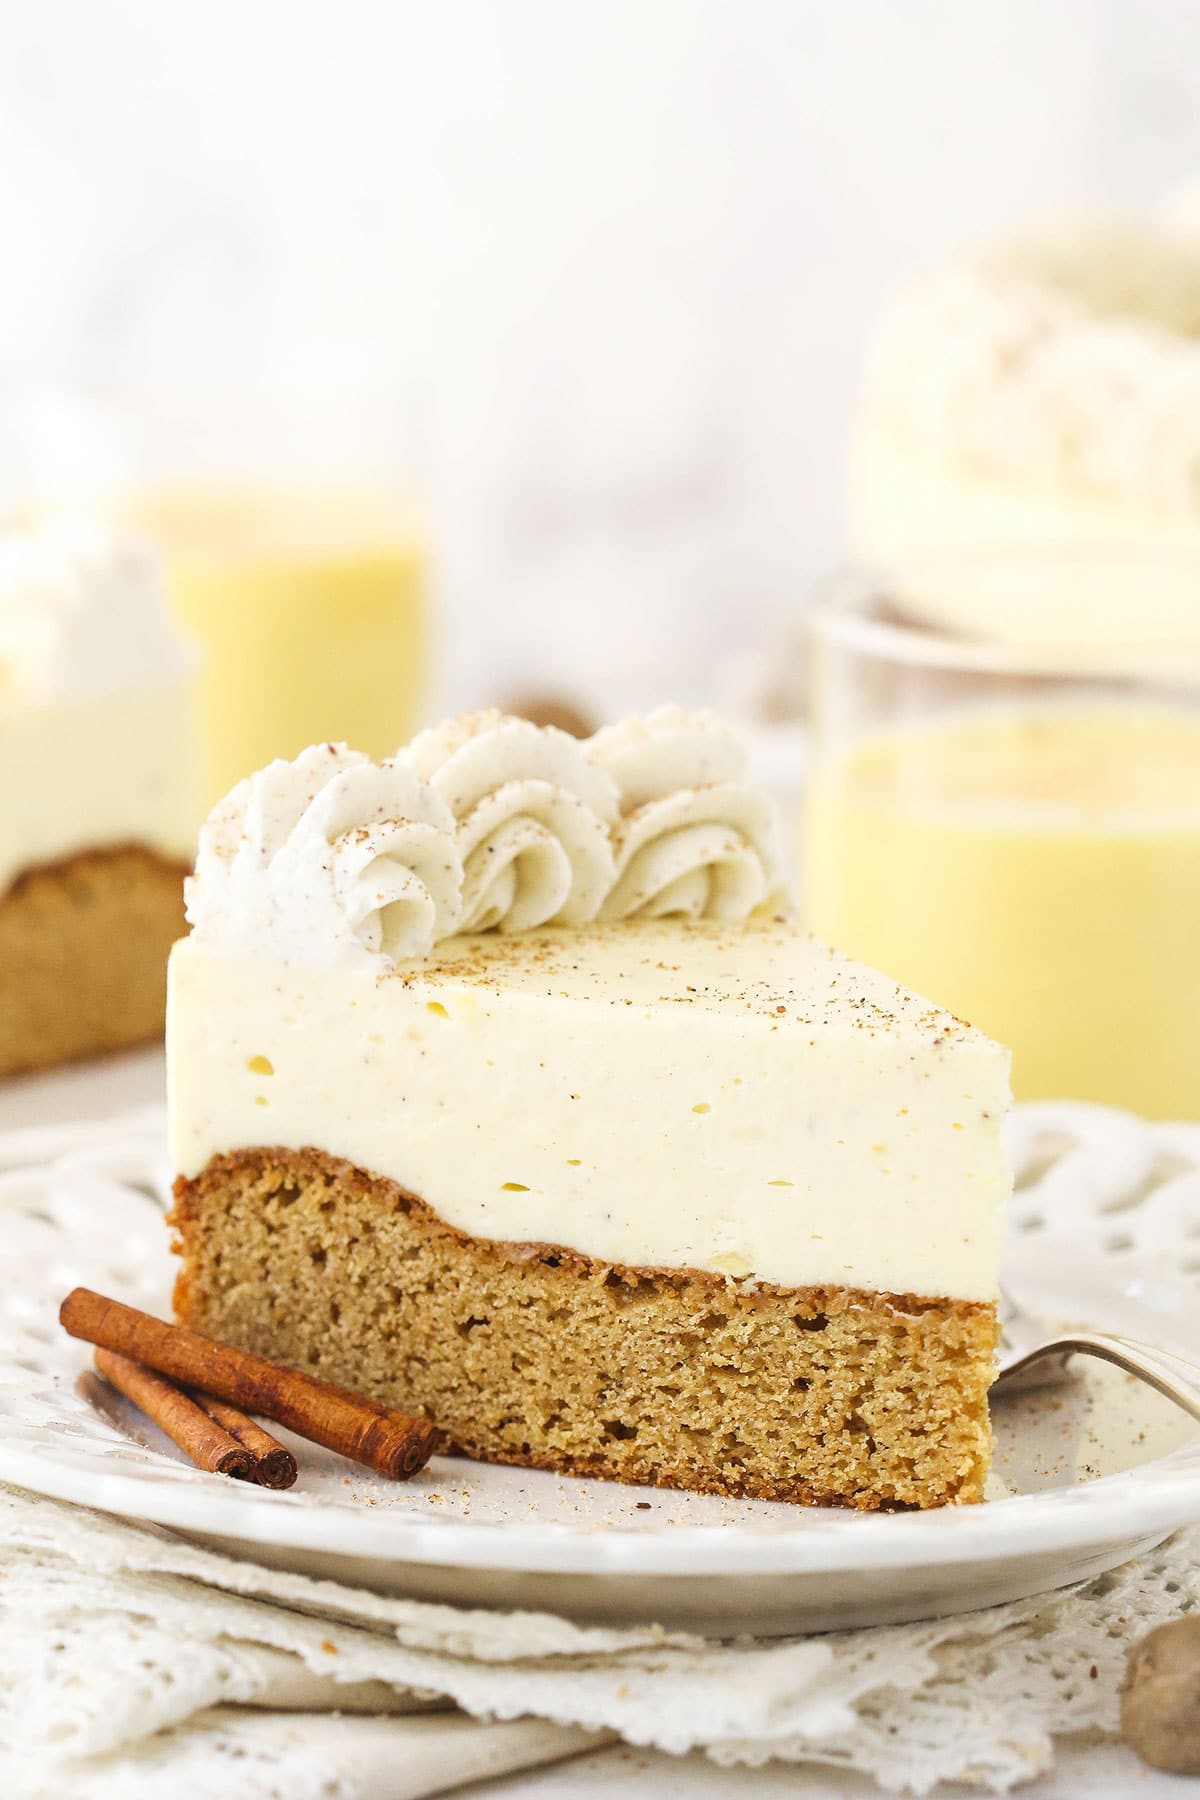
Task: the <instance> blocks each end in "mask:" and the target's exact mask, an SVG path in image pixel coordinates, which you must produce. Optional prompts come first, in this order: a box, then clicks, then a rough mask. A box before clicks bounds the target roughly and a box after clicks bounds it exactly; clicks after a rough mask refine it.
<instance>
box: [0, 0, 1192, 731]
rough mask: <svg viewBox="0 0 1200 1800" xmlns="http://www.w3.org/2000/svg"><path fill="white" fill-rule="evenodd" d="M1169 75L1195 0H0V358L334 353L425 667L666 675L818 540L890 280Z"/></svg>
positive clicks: (286, 357) (71, 369)
mask: <svg viewBox="0 0 1200 1800" xmlns="http://www.w3.org/2000/svg"><path fill="white" fill-rule="evenodd" d="M1198 107H1200V7H1197V6H1195V5H1194V4H1192V3H1191V0H604V3H603V4H597V3H596V0H419V3H409V0H309V3H307V4H305V3H304V0H291V4H288V3H287V0H278V3H276V0H205V4H203V5H196V4H194V3H193V0H77V3H74V4H73V3H71V0H0V171H2V173H0V245H2V246H3V270H4V276H3V283H2V284H0V286H2V293H0V322H2V333H3V342H2V348H0V356H2V365H3V366H2V367H0V375H5V376H8V377H11V376H13V375H14V374H15V375H16V376H17V377H18V378H19V379H20V380H22V381H24V380H26V379H28V378H32V377H37V378H58V379H61V378H63V377H66V378H67V379H70V380H92V379H101V380H104V381H107V382H116V383H117V384H118V385H120V386H122V387H123V388H125V389H126V390H127V391H128V392H129V393H130V394H132V395H135V396H141V399H140V400H139V402H138V404H140V405H146V404H149V401H148V400H147V399H146V396H153V395H154V394H155V393H157V392H158V391H160V390H161V389H163V388H164V387H174V388H179V389H183V390H187V389H188V388H189V387H197V388H202V389H210V390H212V389H216V390H218V391H219V390H221V389H225V390H228V391H230V392H234V393H236V392H237V390H238V388H239V385H241V384H244V383H245V382H246V381H248V380H250V379H252V378H253V376H254V372H257V371H258V370H260V369H262V368H264V367H268V366H269V367H270V369H271V371H272V377H273V379H274V380H276V381H277V382H282V383H291V384H297V383H301V384H302V383H303V382H305V381H307V380H309V379H310V378H313V377H314V376H315V374H316V373H319V372H321V371H323V370H324V369H325V368H326V366H331V367H332V368H333V369H334V370H335V371H346V370H349V371H350V374H351V377H352V378H353V377H355V376H356V375H357V374H358V373H361V371H363V370H367V371H369V376H370V379H372V380H375V379H378V381H379V382H380V384H381V387H382V388H383V390H384V391H385V392H386V393H389V394H390V393H392V392H395V393H396V394H397V395H399V396H402V398H400V399H398V400H397V402H396V404H397V405H399V406H402V407H403V408H404V409H406V410H408V411H411V413H412V417H413V421H414V425H417V424H419V442H420V446H421V448H420V458H419V460H420V464H421V471H422V476H423V480H424V485H425V487H426V491H427V497H428V499H429V502H430V505H431V507H432V512H433V517H434V519H435V520H436V524H437V529H438V534H439V538H440V543H441V587H442V595H443V601H444V607H445V617H446V621H447V626H446V630H445V633H444V651H445V658H444V661H445V673H446V685H447V690H448V692H447V698H448V699H453V700H455V701H458V700H470V699H474V698H477V697H480V696H483V695H485V694H488V693H491V692H494V691H496V689H497V688H500V687H504V686H507V685H512V684H513V683H515V682H518V681H519V682H520V683H521V684H522V685H526V686H527V685H528V684H529V679H530V677H531V676H532V675H541V676H544V677H549V678H555V679H559V680H562V679H566V680H568V681H573V682H574V684H575V685H576V686H577V687H580V688H582V689H583V691H585V692H587V691H589V690H597V691H600V692H603V691H605V690H607V691H608V692H610V693H616V692H618V691H619V692H620V694H621V696H622V697H625V696H628V697H630V698H641V697H644V696H645V695H647V694H649V693H651V692H661V691H664V690H666V689H668V688H669V689H673V690H675V691H680V690H682V691H684V692H702V691H704V690H706V689H709V688H711V686H712V683H713V680H714V668H715V664H716V662H717V661H718V659H719V658H720V656H721V655H722V653H723V651H724V650H726V649H727V648H728V647H730V646H731V645H734V644H736V643H738V642H742V641H745V640H746V639H747V638H748V637H752V636H755V635H758V636H762V635H765V634H767V633H768V632H769V631H770V630H771V628H772V627H773V626H776V625H778V623H779V622H780V621H782V620H785V619H787V618H789V617H791V616H793V615H794V613H795V612H796V609H797V607H798V606H799V605H800V603H801V600H802V596H803V594H804V591H805V588H806V584H807V583H808V582H809V580H810V578H811V577H812V575H813V574H814V572H816V571H818V570H820V569H821V568H822V567H824V566H825V565H826V564H827V563H828V562H829V561H830V559H831V558H833V557H835V556H836V555H837V553H838V551H839V549H840V537H841V520H840V512H841V485H842V467H843V458H844V448H845V438H846V425H847V410H848V407H849V404H850V401H851V397H852V393H853V386H854V377H855V371H856V366H857V359H858V355H859V351H860V346H861V340H862V334H863V331H864V329H865V326H866V323H867V321H868V320H869V318H870V316H871V314H872V312H873V310H874V309H875V308H876V307H877V305H878V304H879V302H880V299H881V298H882V296H883V295H885V294H886V292H887V290H888V288H889V286H890V284H891V283H892V282H893V281H894V280H895V279H896V278H897V277H898V276H899V275H900V274H902V273H903V272H904V271H906V270H907V269H909V268H911V267H913V266H914V265H916V264H918V263H920V262H921V261H923V260H925V259H927V258H930V257H932V256H936V255H938V254H940V253H941V252H942V251H943V250H945V249H946V248H947V247H948V246H951V245H953V244H954V243H956V242H958V241H959V240H961V239H963V238H965V237H970V236H973V235H977V234H983V233H986V232H988V231H991V230H994V229H996V228H998V227H1001V226H1003V225H1005V224H1008V223H1010V222H1012V221H1015V220H1019V219H1022V218H1025V217H1026V216H1028V215H1029V214H1030V213H1036V212H1041V211H1045V210H1047V209H1053V208H1055V207H1077V206H1078V205H1079V204H1081V203H1089V202H1092V203H1096V202H1098V203H1101V204H1106V203H1127V202H1133V203H1140V202H1143V201H1148V200H1151V199H1156V198H1158V197H1159V196H1160V195H1161V194H1162V193H1163V192H1164V191H1167V190H1169V189H1170V188H1172V187H1173V186H1175V185H1177V184H1178V183H1180V182H1182V181H1185V180H1187V179H1189V178H1191V177H1192V176H1193V174H1195V173H1196V172H1197V171H1200V125H1198V124H1197V119H1198V118H1200V111H1198Z"/></svg>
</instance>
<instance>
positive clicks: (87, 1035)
mask: <svg viewBox="0 0 1200 1800" xmlns="http://www.w3.org/2000/svg"><path fill="white" fill-rule="evenodd" d="M195 679H196V671H195V658H194V656H193V654H192V652H191V650H190V648H189V646H188V645H187V643H186V642H185V641H184V639H183V638H182V636H181V635H180V634H179V633H178V632H177V631H176V629H175V627H174V624H173V623H172V621H171V619H170V616H169V614H168V611H167V604H166V601H165V599H164V597H163V593H162V589H161V586H160V584H159V581H158V577H157V573H156V571H155V568H154V566H153V563H152V562H151V561H150V559H149V558H148V557H147V556H146V555H144V554H143V553H142V552H141V551H140V550H139V549H137V548H136V547H133V546H130V545H127V544H123V543H120V542H117V541H114V540H113V539H112V538H110V536H109V535H108V533H107V532H106V531H105V530H104V529H103V528H101V527H98V526H95V525H90V524H85V523H83V522H75V523H71V524H68V523H65V522H64V523H61V524H59V525H55V526H47V527H44V528H42V529H40V530H38V531H29V532H10V533H7V534H2V535H0V1075H8V1074H12V1073H14V1072H16V1071H17V1070H26V1069H38V1068H44V1067H47V1066H49V1065H50V1064H52V1063H58V1062H63V1061H66V1060H68V1059H70V1058H74V1057H79V1056H88V1055H95V1054H97V1053H98V1052H101V1051H107V1050H117V1049H122V1048H124V1047H127V1046H128V1045H131V1044H135V1043H139V1042H142V1041H143V1040H146V1039H149V1038H152V1037H157V1036H161V1033H162V1027H163V1005H164V999H165V985H166V984H165V967H166V958H167V952H168V951H169V949H170V947H171V944H172V943H173V942H174V941H175V939H176V938H177V937H178V936H179V935H180V933H181V932H182V931H183V930H184V929H185V919H184V913H183V881H184V876H185V874H186V872H187V870H188V869H189V868H190V866H191V860H192V849H193V845H194V839H195V830H196V822H197V820H198V818H199V817H200V810H201V809H200V745H199V738H198V725H197V718H196V710H195Z"/></svg>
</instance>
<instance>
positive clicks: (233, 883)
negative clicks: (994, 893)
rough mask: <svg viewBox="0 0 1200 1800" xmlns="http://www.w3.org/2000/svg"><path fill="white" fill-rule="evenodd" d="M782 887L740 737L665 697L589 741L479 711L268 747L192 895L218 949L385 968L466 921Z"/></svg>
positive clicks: (515, 927) (206, 854) (669, 907)
mask: <svg viewBox="0 0 1200 1800" xmlns="http://www.w3.org/2000/svg"><path fill="white" fill-rule="evenodd" d="M785 898H786V896H785V890H784V887H783V884H782V881H781V879H780V874H779V858H778V853H777V850H776V827H775V814H774V808H773V806H772V804H771V802H770V801H769V800H768V799H767V797H766V795H765V794H762V793H760V792H759V791H758V790H757V789H755V788H754V787H752V786H750V785H749V784H748V783H747V781H746V768H745V756H744V753H743V751H742V748H741V746H740V744H739V743H738V741H737V739H736V738H735V737H734V736H733V735H732V733H730V732H729V731H727V730H726V729H725V728H724V727H723V726H722V725H721V724H720V723H719V722H718V721H717V720H716V719H715V718H714V717H713V716H712V715H710V714H707V713H698V714H688V713H684V712H680V711H678V709H675V708H669V707H668V708H663V709H662V710H661V711H659V712H656V713H652V714H650V716H649V717H648V718H646V719H632V720H627V721H626V722H625V723H624V724H622V725H616V726H613V727H611V728H610V729H608V730H606V731H601V732H598V733H597V734H596V736H595V737H594V738H591V739H589V740H588V741H587V742H586V743H581V742H579V740H578V739H576V738H573V737H570V736H568V735H567V733H566V732H563V731H558V730H556V729H555V728H554V727H553V726H550V727H538V726H536V725H532V724H529V723H528V722H527V721H526V720H523V719H513V718H508V717H506V716H505V715H504V714H502V713H497V712H487V713H475V714H470V715H467V716H465V717H463V718H458V719H450V720H448V721H446V723H445V724H442V725H439V726H436V727H434V728H432V729H431V730H429V731H425V732H422V733H421V735H420V736H419V737H417V738H416V739H414V741H413V743H412V744H411V745H410V746H409V748H408V749H407V750H405V751H401V752H400V753H399V754H397V755H396V756H395V757H393V758H391V759H389V760H386V761H384V762H380V763H376V762H373V761H372V760H371V759H370V758H369V757H367V756H363V755H362V754H361V753H359V752H358V751H355V750H348V749H347V748H346V746H345V745H344V744H322V745H316V746H314V747H313V748H311V749H308V750H306V751H304V753H303V755H301V756H299V757H297V759H296V760H295V762H290V763H288V762H274V763H271V764H270V765H269V766H268V767H267V768H265V769H262V770H260V771H259V773H258V774H257V775H252V776H250V777H249V779H248V780H246V781H242V782H239V784H238V786H237V787H235V788H234V789H233V791H232V792H231V793H230V794H228V795H227V796H226V798H225V799H224V800H222V801H221V803H220V805H219V806H217V807H216V808H215V809H214V811H213V812H212V814H211V815H210V817H209V819H208V822H207V823H206V824H205V826H204V828H203V830H202V832H201V834H200V850H199V855H198V857H197V861H196V873H195V875H194V876H193V878H192V880H191V881H190V882H189V884H188V892H187V907H188V918H189V919H190V920H191V923H192V929H193V936H195V937H196V938H197V939H198V940H200V941H201V942H202V943H207V944H209V945H211V946H212V947H214V948H217V949H219V950H220V951H221V952H222V953H223V954H225V955H229V956H247V957H250V958H254V959H263V958H266V959H267V960H274V961H279V962H282V963H287V964H291V965H293V966H300V967H317V966H319V965H339V964H343V965H346V964H354V963H357V964H363V963H364V962H367V963H370V964H372V965H374V966H375V967H377V968H378V969H380V971H381V972H386V970H387V969H389V968H391V967H392V966H393V964H395V963H398V962H403V961H411V960H416V959H419V958H422V957H425V956H428V955H429V953H430V951H431V950H432V949H433V947H434V945H435V944H437V943H439V942H440V941H441V940H442V939H443V938H447V937H451V936H454V935H457V934H458V933H460V932H463V933H466V932H482V931H492V930H496V931H501V932H517V931H526V930H532V929H535V928H536V927H538V926H542V925H563V926H581V925H586V924H588V923H590V921H591V920H593V919H595V918H597V917H601V918H604V919H629V918H635V917H643V916H644V917H648V918H649V917H659V916H662V915H671V914H679V915H684V916H686V917H688V918H693V919H703V918H710V919H732V920H736V919H744V918H746V917H748V916H749V915H750V914H751V913H753V912H757V911H761V910H763V909H765V908H767V907H769V906H773V905H774V906H778V905H780V904H782V902H783V901H784V900H785Z"/></svg>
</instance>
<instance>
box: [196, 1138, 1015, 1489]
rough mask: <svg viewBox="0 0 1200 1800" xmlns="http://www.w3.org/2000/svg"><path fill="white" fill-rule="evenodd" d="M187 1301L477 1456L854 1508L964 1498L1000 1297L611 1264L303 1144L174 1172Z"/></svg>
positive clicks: (979, 1460) (986, 1440) (200, 1320)
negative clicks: (455, 1217) (491, 1232)
mask: <svg viewBox="0 0 1200 1800" xmlns="http://www.w3.org/2000/svg"><path fill="white" fill-rule="evenodd" d="M175 1192H176V1207H175V1212H174V1215H173V1222H174V1224H175V1225H176V1227H177V1229H178V1233H179V1239H180V1242H179V1245H178V1246H177V1247H178V1248H180V1249H181V1250H182V1254H183V1258H184V1261H183V1267H182V1270H181V1272H180V1276H179V1280H178V1283H177V1287H176V1308H177V1311H178V1313H179V1315H180V1317H181V1318H182V1319H183V1320H184V1321H185V1322H186V1323H188V1324H190V1325H193V1326H195V1327H196V1328H197V1329H198V1330H201V1331H204V1332H208V1333H209V1334H211V1335H213V1336H215V1337H219V1338H223V1339H226V1340H227V1341H229V1342H231V1343H235V1344H239V1345H241V1346H243V1347H244V1348H248V1349H253V1350H257V1351H259V1352H261V1353H263V1354H265V1355H267V1356H270V1357H273V1358H275V1359H277V1360H279V1361H283V1362H287V1363H292V1364H295V1365H298V1366H299V1367H301V1368H304V1369H307V1370H310V1371H311V1372H313V1373H315V1374H318V1375H321V1376H324V1377H325V1378H326V1379H328V1380H332V1381H336V1382H340V1383H342V1384H345V1385H347V1386H350V1387H354V1388H358V1389H361V1390H365V1391H367V1392H369V1393H371V1394H374V1395H376V1396H377V1397H378V1398H380V1399H382V1400H385V1401H387V1402H389V1403H391V1404H394V1405H396V1406H399V1407H404V1408H409V1409H415V1410H419V1411H422V1412H424V1413H425V1414H427V1415H428V1416H429V1417H431V1418H432V1419H433V1420H434V1421H435V1422H436V1423H437V1424H438V1425H439V1426H440V1427H441V1429H442V1430H443V1432H444V1433H445V1435H446V1440H447V1445H448V1446H453V1447H455V1448H457V1449H459V1450H462V1451H464V1452H466V1453H467V1454H468V1455H471V1456H476V1457H480V1458H483V1459H484V1460H487V1461H492V1462H504V1463H516V1464H523V1465H529V1466H533V1467H537V1468H544V1469H552V1470H558V1471H560V1472H562V1473H566V1474H572V1475H587V1476H600V1477H606V1478H608V1479H612V1480H617V1481H626V1482H642V1483H652V1484H657V1485H663V1486H669V1487H682V1488H692V1489H696V1490H699V1491H701V1492H706V1493H716V1494H736V1495H750V1496H756V1497H759V1498H763V1499H772V1500H790V1501H800V1502H807V1503H818V1504H839V1505H847V1506H855V1507H860V1508H864V1509H877V1508H881V1507H911V1506H917V1507H928V1506H939V1505H943V1504H946V1503H948V1502H961V1501H973V1500H978V1499H980V1498H981V1496H982V1483H983V1477H984V1474H985V1472H986V1468H987V1462H988V1457H989V1454H990V1447H991V1440H990V1429H989V1424H988V1411H987V1388H988V1384H989V1382H990V1381H991V1379H992V1374H993V1368H994V1353H995V1342H996V1321H995V1309H994V1308H993V1307H991V1306H989V1305H985V1304H979V1303H971V1302H966V1301H953V1300H919V1299H914V1298H912V1297H911V1296H897V1295H882V1294H870V1293H863V1292H858V1291H856V1290H853V1289H846V1288H803V1289H785V1288H778V1287H767V1286H763V1287H760V1288H758V1289H752V1288H750V1287H748V1286H747V1285H745V1284H737V1283H735V1282H733V1281H728V1280H726V1279H725V1278H724V1277H722V1276H719V1275H711V1274H706V1273H702V1272H697V1271H674V1270H636V1269H623V1268H614V1267H612V1266H610V1265H607V1264H604V1263H601V1262H596V1261H592V1260H590V1259H589V1258H587V1257H583V1256H579V1255H577V1254H575V1253H574V1252H572V1251H567V1250H563V1249H558V1248H554V1247H552V1246H544V1245H543V1246H530V1245H504V1244H497V1243H492V1242H490V1241H488V1240H486V1239H482V1238H473V1237H467V1236H464V1235H463V1234H462V1233H460V1232H458V1231H455V1230H453V1229H451V1228H450V1227H448V1226H447V1225H445V1224H443V1223H442V1221H441V1220H440V1219H438V1218H437V1217H436V1216H435V1215H434V1214H433V1213H432V1212H431V1211H430V1209H429V1208H428V1207H427V1206H426V1205H424V1204H423V1202H421V1201H420V1200H419V1199H415V1198H414V1197H413V1196H412V1195H409V1194H406V1193H405V1192H404V1191H403V1190H402V1189H401V1188H399V1187H398V1186H397V1185H396V1184H395V1183H394V1182H391V1181H386V1180H381V1179H377V1178H373V1177H371V1176H369V1175H366V1174H364V1173H363V1172H362V1171H360V1170H357V1169H355V1168H353V1167H352V1166H351V1165H350V1164H348V1163H345V1162H341V1161H339V1160H337V1159H335V1158H333V1157H330V1156H326V1155H324V1154H322V1153H320V1152H318V1151H311V1150H306V1151H287V1150H247V1151H241V1152H237V1153H234V1154H232V1155H229V1156H220V1157H215V1158H213V1159H212V1161H211V1162H210V1163H209V1164H208V1165H207V1166H206V1168H205V1169H204V1170H203V1171H202V1172H201V1173H200V1175H199V1176H198V1177H197V1178H196V1179H195V1180H193V1181H187V1180H185V1179H183V1178H182V1177H181V1178H180V1180H179V1181H177V1183H176V1188H175Z"/></svg>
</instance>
